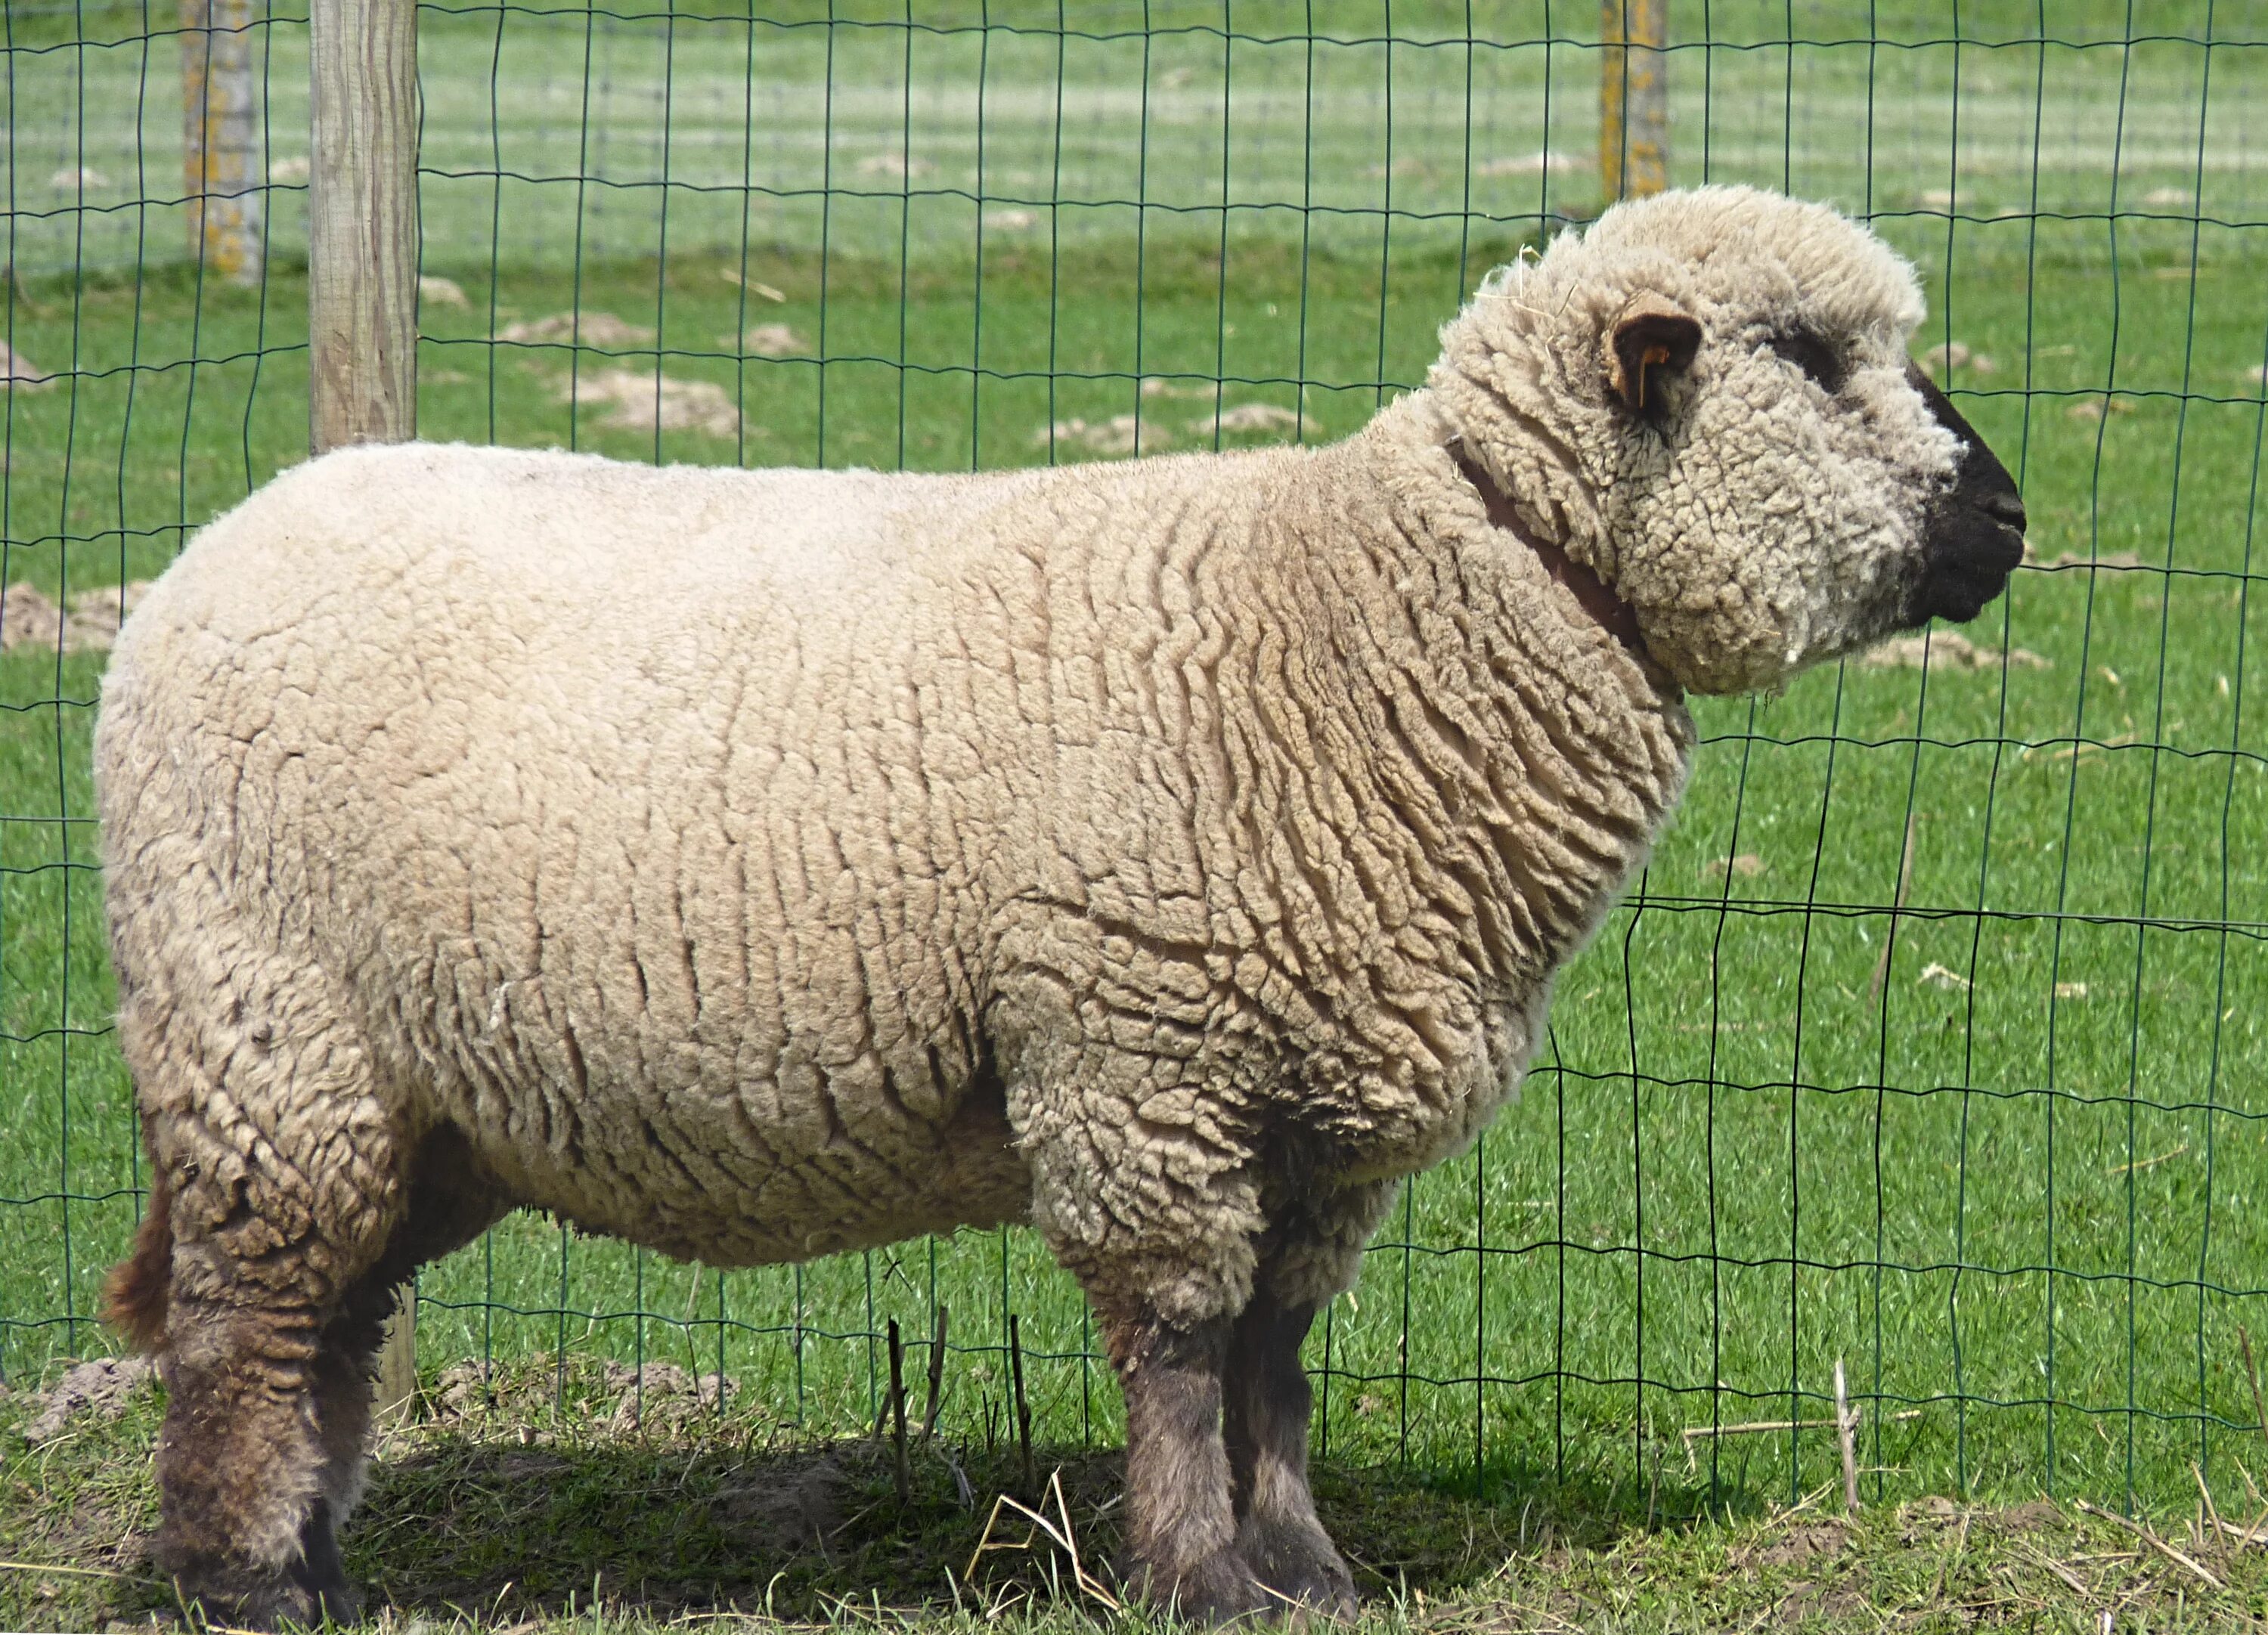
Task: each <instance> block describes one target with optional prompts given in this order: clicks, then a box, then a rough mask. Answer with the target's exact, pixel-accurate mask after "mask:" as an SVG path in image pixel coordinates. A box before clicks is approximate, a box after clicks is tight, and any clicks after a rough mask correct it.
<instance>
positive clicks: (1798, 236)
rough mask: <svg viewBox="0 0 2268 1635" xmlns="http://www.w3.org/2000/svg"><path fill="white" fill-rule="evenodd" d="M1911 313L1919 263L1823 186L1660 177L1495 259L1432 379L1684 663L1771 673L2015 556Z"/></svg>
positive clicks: (1981, 449)
mask: <svg viewBox="0 0 2268 1635" xmlns="http://www.w3.org/2000/svg"><path fill="white" fill-rule="evenodd" d="M1922 313H1923V306H1922V299H1921V291H1920V288H1919V286H1918V284H1917V282H1916V280H1915V277H1914V273H1913V269H1912V268H1911V267H1910V266H1909V265H1908V264H1907V263H1906V262H1905V261H1904V260H1902V259H1901V258H1900V257H1899V256H1898V255H1897V254H1896V253H1895V252H1894V251H1892V250H1891V249H1890V248H1889V246H1887V245H1885V244H1884V243H1883V242H1882V241H1881V239H1877V238H1875V237H1874V235H1873V234H1872V233H1870V232H1867V230H1866V229H1864V228H1863V227H1860V226H1859V225H1857V224H1856V223H1853V222H1852V221H1849V220H1847V219H1846V218H1845V217H1842V216H1840V215H1838V214H1837V213H1836V212H1835V211H1834V210H1830V209H1829V208H1827V207H1826V206H1824V205H1819V204H1808V203H1799V202H1797V201H1795V200H1792V199H1786V198H1783V197H1780V196H1779V195H1775V194H1769V193H1764V192H1759V191H1757V190H1756V189H1754V188H1720V187H1711V188H1698V189H1695V190H1693V191H1690V192H1683V193H1665V194H1660V195H1655V196H1653V197H1652V198H1648V199H1643V200H1637V201H1633V202H1631V203H1624V204H1619V205H1616V207H1615V208H1613V209H1612V210H1609V211H1607V212H1606V213H1605V214H1604V215H1603V216H1602V217H1600V218H1599V219H1598V221H1597V222H1596V223H1594V225H1592V226H1591V227H1590V228H1589V229H1588V230H1587V232H1580V233H1579V232H1574V231H1572V230H1571V231H1570V232H1565V233H1563V234H1561V235H1560V237H1559V238H1558V239H1556V240H1555V241H1554V242H1553V243H1552V244H1551V245H1550V247H1549V248H1548V249H1546V250H1545V251H1544V252H1543V254H1541V255H1538V256H1535V257H1533V258H1532V259H1527V260H1523V261H1520V262H1516V263H1514V264H1513V265H1512V266H1509V267H1506V268H1504V269H1499V271H1498V272H1497V273H1495V274H1493V275H1491V277H1490V279H1489V281H1488V282H1487V283H1486V284H1484V286H1483V287H1482V289H1481V291H1480V293H1479V294H1478V295H1477V296H1476V298H1475V299H1474V301H1473V302H1472V304H1471V305H1470V306H1468V307H1467V308H1466V310H1465V311H1464V312H1463V313H1462V314H1461V315H1460V316H1459V317H1458V318H1457V319H1455V320H1454V321H1453V322H1451V323H1450V324H1449V325H1448V326H1447V328H1445V329H1444V330H1443V332H1442V342H1443V348H1442V356H1441V360H1440V363H1439V364H1437V365H1435V367H1434V370H1433V374H1432V380H1431V382H1430V385H1431V387H1432V395H1433V397H1434V399H1435V401H1437V403H1438V404H1439V406H1440V409H1441V411H1442V412H1443V414H1444V416H1446V418H1447V422H1448V423H1449V425H1450V427H1451V428H1452V429H1453V431H1454V434H1455V435H1456V436H1457V437H1458V438H1461V439H1462V442H1463V444H1464V445H1465V446H1466V447H1467V448H1468V449H1469V450H1470V451H1472V452H1473V453H1475V454H1476V456H1477V457H1478V458H1479V459H1480V460H1481V461H1482V462H1483V464H1484V465H1485V466H1486V467H1487V468H1489V470H1490V471H1491V475H1493V476H1494V477H1495V478H1496V479H1497V481H1498V482H1499V485H1500V487H1501V490H1502V491H1503V493H1504V495H1505V496H1506V498H1507V499H1509V500H1510V502H1511V503H1512V504H1513V508H1514V510H1515V512H1517V513H1518V515H1519V516H1520V519H1521V522H1522V524H1523V525H1524V527H1527V528H1528V529H1531V530H1533V531H1535V533H1536V534H1540V535H1542V536H1543V537H1547V538H1549V539H1550V540H1551V541H1553V542H1555V543H1557V544H1558V545H1559V546H1561V547H1562V548H1563V549H1565V551H1566V552H1567V553H1568V554H1569V555H1570V556H1572V557H1573V558H1575V559H1576V560H1577V561H1579V562H1581V563H1584V564H1585V565H1586V566H1587V567H1589V568H1590V569H1592V570H1593V571H1594V572H1596V573H1597V574H1598V575H1599V576H1600V577H1601V578H1602V579H1603V580H1604V581H1605V582H1606V583H1607V584H1608V585H1609V586H1611V587H1612V588H1613V590H1614V592H1615V593H1616V595H1617V596H1619V597H1620V598H1621V599H1622V600H1624V601H1625V602H1627V603H1629V604H1630V606H1631V608H1632V609H1633V610H1634V611H1635V613H1636V615H1637V619H1638V628H1639V630H1641V631H1642V632H1643V633H1644V636H1645V639H1646V648H1647V651H1648V652H1650V653H1652V655H1653V657H1654V659H1656V660H1657V661H1659V662H1660V663H1661V665H1663V666H1664V667H1666V668H1667V669H1668V671H1669V672H1670V673H1671V674H1673V675H1675V677H1676V678H1677V680H1678V681H1681V682H1682V683H1683V684H1684V685H1685V686H1687V687H1690V688H1691V689H1694V690H1695V691H1697V692H1705V693H1729V692H1742V691H1749V690H1754V689H1767V688H1772V687H1776V686H1778V685H1780V684H1781V683H1783V682H1784V681H1786V679H1787V678H1788V677H1789V676H1790V675H1792V674H1794V673H1795V672H1796V671H1798V670H1800V669H1802V668H1804V667H1806V666H1808V665H1811V664H1815V663H1817V662H1819V661H1820V660H1822V659H1832V658H1835V657H1837V656H1838V655H1840V654H1843V653H1846V652H1852V651H1854V650H1856V649H1859V648H1862V647H1865V646H1867V645H1870V644H1873V643H1874V642H1875V641H1877V640H1879V639H1880V638H1881V637H1884V636H1886V635H1889V633H1891V632H1892V631H1894V630H1906V629H1911V628H1913V627H1915V626H1918V625H1919V624H1922V623H1924V622H1926V621H1928V620H1929V619H1931V618H1933V617H1934V618H1949V619H1955V620H1966V619H1970V618H1973V617H1975V616H1976V615H1977V613H1978V612H1979V611H1980V610H1981V609H1982V608H1984V607H1985V604H1986V603H1987V602H1989V601H1991V600H1992V598H1993V597H1995V596H1997V595H1998V594H1999V592H2000V590H2001V588H2002V587H2003V586H2005V585H2006V583H2007V577H2008V574H2009V572H2010V571H2012V570H2013V569H2014V567H2015V565H2016V563H2018V562H2019V561H2020V560H2021V556H2022V551H2023V527H2024V512H2023V505H2022V503H2021V500H2020V499H2019V498H2018V497H2017V494H2016V489H2015V484H2014V482H2012V481H2011V480H2010V478H2009V476H2008V473H2007V469H2006V468H2004V467H2003V466H2002V465H2001V464H2000V462H1999V460H1997V459H1995V458H1994V457H1993V454H1992V450H1991V449H1989V448H1987V447H1986V446H1985V441H1984V439H1983V438H1980V437H1978V436H1977V432H1976V431H1975V430H1974V429H1973V428H1972V427H1970V424H1969V423H1968V422H1967V421H1966V420H1964V419H1962V416H1961V415H1960V414H1959V412H1958V411H1957V410H1955V409H1954V408H1953V406H1952V404H1950V403H1949V402H1948V401H1946V399H1945V396H1944V394H1942V393H1940V392H1939V391H1938V389H1937V388H1936V387H1934V386H1933V385H1932V384H1931V383H1930V381H1929V379H1927V377H1926V376H1925V375H1923V374H1922V373H1921V372H1920V371H1919V370H1918V369H1917V368H1916V367H1915V366H1914V365H1913V364H1912V363H1911V360H1910V359H1909V358H1908V356H1907V347H1908V344H1909V342H1911V338H1912V335H1913V333H1914V330H1915V328H1916V327H1917V326H1918V324H1919V323H1920V321H1921V318H1922Z"/></svg>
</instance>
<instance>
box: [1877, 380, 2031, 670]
mask: <svg viewBox="0 0 2268 1635" xmlns="http://www.w3.org/2000/svg"><path fill="white" fill-rule="evenodd" d="M1906 379H1907V380H1908V381H1909V382H1911V384H1912V386H1913V389H1914V390H1915V391H1917V392H1918V393H1920V394H1921V397H1922V401H1924V402H1925V403H1926V404H1928V405H1929V410H1930V413H1932V414H1933V415H1935V416H1937V420H1938V423H1939V424H1940V425H1942V426H1943V427H1945V429H1946V430H1947V431H1950V432H1952V433H1953V434H1954V436H1955V437H1957V438H1960V439H1961V440H1962V443H1963V444H1965V445H1966V446H1967V452H1966V453H1963V454H1962V457H1961V465H1960V467H1959V468H1958V469H1957V470H1956V471H1955V475H1954V480H1953V487H1952V488H1951V489H1950V490H1948V491H1947V492H1946V493H1945V494H1943V495H1942V496H1940V497H1939V498H1938V499H1937V500H1936V501H1935V503H1933V504H1932V505H1931V506H1930V508H1929V512H1928V514H1927V516H1926V519H1925V520H1924V524H1923V527H1924V529H1925V535H1926V536H1925V540H1924V543H1923V549H1922V565H1921V575H1920V578H1919V579H1918V581H1917V583H1916V584H1915V586H1914V587H1913V593H1912V597H1911V600H1909V601H1908V603H1907V605H1906V622H1907V623H1908V624H1910V625H1913V624H1926V623H1927V622H1929V621H1930V620H1932V619H1950V620H1952V621H1953V622H1955V623H1962V622H1966V621H1968V620H1970V619H1973V618H1975V617H1976V616H1977V615H1978V614H1979V613H1981V612H1983V611H1984V609H1985V604H1986V603H1987V602H1989V601H1991V600H1992V599H1993V598H1994V597H1995V596H1998V595H1999V593H2001V591H2003V590H2004V589H2006V588H2007V584H2008V575H2009V574H2011V573H2012V572H2014V571H2015V568H2016V564H2017V563H2020V562H2021V561H2023V559H2024V502H2023V500H2022V499H2021V497H2019V496H2018V495H2017V493H2016V484H2015V480H2014V478H2012V477H2010V476H2009V475H2008V468H2007V467H2006V466H2004V465H2002V464H2001V463H2000V462H1999V460H1998V459H1996V458H1995V457H1994V455H1993V453H1992V450H1991V449H1989V448H1987V447H1985V439H1984V438H1981V437H1978V436H1977V429H1976V428H1975V427H1974V426H1972V425H1970V423H1968V422H1967V421H1966V420H1964V419H1962V417H1961V411H1960V410H1959V409H1955V407H1954V406H1953V405H1952V404H1951V403H1950V402H1948V401H1946V396H1945V394H1944V393H1942V392H1940V391H1939V390H1938V389H1937V387H1936V386H1935V385H1934V384H1933V382H1932V381H1931V379H1930V378H1929V377H1928V376H1927V375H1926V374H1924V373H1923V372H1921V370H1920V369H1919V368H1918V366H1917V365H1912V364H1908V365H1906Z"/></svg>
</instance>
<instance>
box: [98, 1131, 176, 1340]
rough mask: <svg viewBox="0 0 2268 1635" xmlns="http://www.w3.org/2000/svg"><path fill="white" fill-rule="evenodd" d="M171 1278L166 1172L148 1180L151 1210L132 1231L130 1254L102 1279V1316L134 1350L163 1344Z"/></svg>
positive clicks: (170, 1217) (170, 1195) (170, 1196)
mask: <svg viewBox="0 0 2268 1635" xmlns="http://www.w3.org/2000/svg"><path fill="white" fill-rule="evenodd" d="M172 1293H173V1189H172V1188H171V1187H169V1186H167V1185H166V1172H165V1171H164V1170H162V1169H160V1170H157V1171H155V1172H154V1173H153V1174H152V1175H151V1178H150V1212H149V1213H148V1214H146V1215H144V1216H143V1217H142V1229H141V1230H140V1231H139V1232H137V1233H136V1234H135V1237H134V1252H133V1253H132V1254H131V1255H129V1256H127V1257H126V1258H125V1259H124V1260H122V1261H120V1262H119V1263H118V1264H116V1265H115V1266H113V1267H112V1268H111V1269H110V1276H109V1277H108V1278H105V1279H104V1280H103V1285H102V1315H103V1316H104V1317H106V1318H107V1319H108V1320H109V1322H110V1326H111V1327H112V1328H114V1329H117V1330H118V1332H119V1333H121V1334H122V1335H124V1336H125V1337H126V1338H127V1340H128V1342H129V1344H131V1345H132V1346H133V1347H134V1349H135V1350H136V1351H142V1352H145V1353H147V1352H154V1351H157V1350H158V1347H160V1346H162V1345H163V1344H165V1343H166V1306H167V1304H168V1302H169V1300H170V1298H171V1296H172Z"/></svg>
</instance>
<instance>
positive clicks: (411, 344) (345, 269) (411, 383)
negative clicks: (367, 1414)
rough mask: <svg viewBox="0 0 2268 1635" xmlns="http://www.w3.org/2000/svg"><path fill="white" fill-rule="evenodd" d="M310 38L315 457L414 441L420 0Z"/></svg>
mask: <svg viewBox="0 0 2268 1635" xmlns="http://www.w3.org/2000/svg"><path fill="white" fill-rule="evenodd" d="M213 3H214V4H223V3H226V0H213ZM237 3H239V4H240V3H241V0H237ZM307 33H308V70H309V78H310V81H311V86H310V90H311V95H312V100H313V114H314V151H313V157H312V164H311V168H310V172H309V175H308V198H307V338H308V351H309V357H308V383H307V384H308V442H309V452H311V453H317V454H321V453H327V452H328V451H329V450H331V449H335V448H338V447H341V446H343V445H346V444H349V443H395V442H401V441H403V440H405V439H407V438H413V437H415V436H416V435H417V6H416V0H313V6H312V8H311V10H310V14H309V17H308V27H307ZM416 1319H417V1298H416V1285H414V1284H413V1285H411V1286H410V1288H409V1290H408V1291H407V1292H406V1293H404V1295H403V1298H402V1305H401V1313H400V1315H397V1316H396V1317H395V1318H394V1321H393V1322H391V1323H389V1324H387V1335H386V1344H385V1347H384V1349H383V1351H381V1352H380V1353H379V1381H378V1404H377V1406H378V1412H379V1416H380V1418H381V1422H383V1420H385V1419H387V1418H397V1417H400V1416H401V1415H403V1414H405V1413H406V1412H407V1411H408V1409H409V1404H410V1403H411V1402H412V1401H413V1400H414V1399H415V1397H416V1394H417V1340H416Z"/></svg>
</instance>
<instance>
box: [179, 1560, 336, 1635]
mask: <svg viewBox="0 0 2268 1635" xmlns="http://www.w3.org/2000/svg"><path fill="white" fill-rule="evenodd" d="M174 1583H175V1584H176V1586H177V1587H179V1588H180V1593H181V1599H182V1600H183V1601H184V1602H189V1603H192V1604H194V1605H195V1606H197V1607H198V1608H200V1609H202V1610H203V1614H204V1617H205V1621H206V1622H208V1623H210V1624H214V1625H216V1626H217V1625H226V1626H228V1627H230V1628H233V1629H245V1630H290V1629H297V1630H320V1629H322V1628H324V1627H326V1626H327V1625H329V1626H343V1625H346V1624H357V1623H360V1622H361V1620H362V1600H361V1597H359V1596H357V1594H355V1593H354V1591H353V1590H352V1589H350V1588H349V1587H348V1586H347V1583H346V1580H344V1579H343V1578H319V1575H318V1574H317V1573H316V1572H314V1571H313V1569H312V1568H311V1567H310V1565H309V1564H308V1563H307V1562H306V1561H304V1560H302V1561H295V1562H293V1563H291V1565H289V1566H287V1567H284V1568H282V1569H280V1570H277V1571H273V1572H270V1571H266V1570H261V1569H247V1568H244V1567H234V1568H231V1567H225V1566H220V1565H212V1564H198V1565H193V1566H188V1567H186V1568H184V1569H183V1570H181V1571H179V1572H176V1573H175V1575H174Z"/></svg>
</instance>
